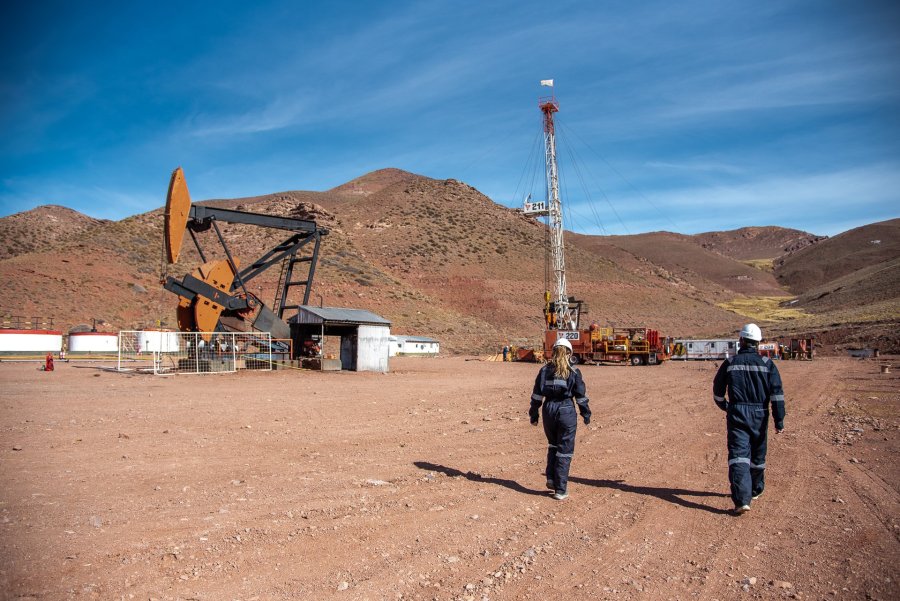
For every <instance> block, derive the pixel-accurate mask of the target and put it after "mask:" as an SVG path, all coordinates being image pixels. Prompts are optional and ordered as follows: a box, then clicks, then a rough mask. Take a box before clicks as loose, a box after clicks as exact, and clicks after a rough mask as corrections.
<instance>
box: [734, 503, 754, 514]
mask: <svg viewBox="0 0 900 601" xmlns="http://www.w3.org/2000/svg"><path fill="white" fill-rule="evenodd" d="M748 511H750V506H749V505H741V506H740V507H735V508H734V514H735V515H743V514H745V513H747V512H748Z"/></svg>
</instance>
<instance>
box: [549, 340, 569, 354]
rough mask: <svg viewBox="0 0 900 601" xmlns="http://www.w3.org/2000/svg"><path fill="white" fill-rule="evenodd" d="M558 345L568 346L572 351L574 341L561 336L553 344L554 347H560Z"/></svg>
mask: <svg viewBox="0 0 900 601" xmlns="http://www.w3.org/2000/svg"><path fill="white" fill-rule="evenodd" d="M558 346H564V347H566V348H567V349H569V352H571V351H572V343H571V342H569V341H568V340H566V339H565V338H559V339H557V341H556V342H555V343H554V344H553V348H556V347H558Z"/></svg>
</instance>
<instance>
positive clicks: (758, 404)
mask: <svg viewBox="0 0 900 601" xmlns="http://www.w3.org/2000/svg"><path fill="white" fill-rule="evenodd" d="M761 340H762V331H761V330H760V329H759V326H757V325H756V324H755V323H748V324H747V325H745V326H744V327H743V328H742V329H741V333H740V349H739V350H738V353H737V355H734V356H732V357H729V358H728V359H726V360H725V361H723V362H722V365H720V366H719V371H718V372H716V377H715V379H714V380H713V400H714V401H715V403H716V405H718V407H719V409H721V410H723V411H725V412H726V413H727V419H726V423H727V427H728V480H729V482H730V483H731V500H732V501H734V511H735V513H736V514H738V515H740V514H742V513H746V512H747V511H749V510H750V503H751V501H753V500H756V499H758V498H759V496H760V495H761V494H762V493H763V489H764V488H765V473H766V472H765V469H766V448H767V433H768V422H769V410H770V409H769V408H770V406H771V412H772V418H773V421H774V422H775V431H776V432H777V433H779V434H780V433H781V432H782V431H784V390H783V388H782V385H781V375H780V374H779V373H778V368H777V367H775V364H774V363H773V362H772V360H771V359H769V358H768V357H761V356H760V354H759V351H758V350H757V347H758V345H759V343H760V341H761ZM726 393H727V395H728V398H727V400H726V398H725V396H726Z"/></svg>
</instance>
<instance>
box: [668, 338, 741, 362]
mask: <svg viewBox="0 0 900 601" xmlns="http://www.w3.org/2000/svg"><path fill="white" fill-rule="evenodd" d="M737 352H738V341H737V340H734V339H724V338H718V339H712V340H676V341H675V348H674V351H673V352H672V359H676V360H678V359H680V360H682V361H684V360H688V359H699V360H704V359H727V358H728V357H731V356H732V355H735V354H737Z"/></svg>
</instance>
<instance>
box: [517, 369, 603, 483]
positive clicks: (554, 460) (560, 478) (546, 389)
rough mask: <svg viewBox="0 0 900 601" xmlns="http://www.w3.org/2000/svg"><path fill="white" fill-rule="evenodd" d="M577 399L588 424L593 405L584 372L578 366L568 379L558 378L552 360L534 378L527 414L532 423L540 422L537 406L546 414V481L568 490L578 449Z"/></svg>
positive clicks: (571, 370) (582, 415)
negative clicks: (576, 442) (574, 455)
mask: <svg viewBox="0 0 900 601" xmlns="http://www.w3.org/2000/svg"><path fill="white" fill-rule="evenodd" d="M573 399H574V401H575V403H577V404H578V410H579V411H580V412H581V418H582V419H583V420H584V423H585V424H588V423H590V421H591V408H590V406H588V401H589V399H588V397H587V393H586V392H585V388H584V380H583V379H582V378H581V372H580V371H578V370H577V369H576V368H575V367H572V368H571V369H570V370H569V377H568V378H566V379H562V378H557V377H556V370H555V369H554V367H553V364H552V363H548V364H547V365H545V366H543V367H542V368H541V370H540V371H539V372H538V375H537V378H536V379H535V381H534V390H533V391H532V393H531V407H530V408H529V410H528V415H529V417H530V418H531V423H532V424H537V422H538V410H539V409H541V404H542V403H543V409H542V410H541V413H542V414H543V416H544V434H546V435H547V445H548V446H547V471H546V474H547V485H548V486H550V483H551V482H552V483H553V487H554V490H555V491H556V492H557V493H559V494H565V492H566V487H567V486H568V483H569V466H570V465H571V463H572V455H573V454H574V453H575V430H576V428H577V423H578V417H577V416H576V415H575V405H573V404H572V400H573Z"/></svg>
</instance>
